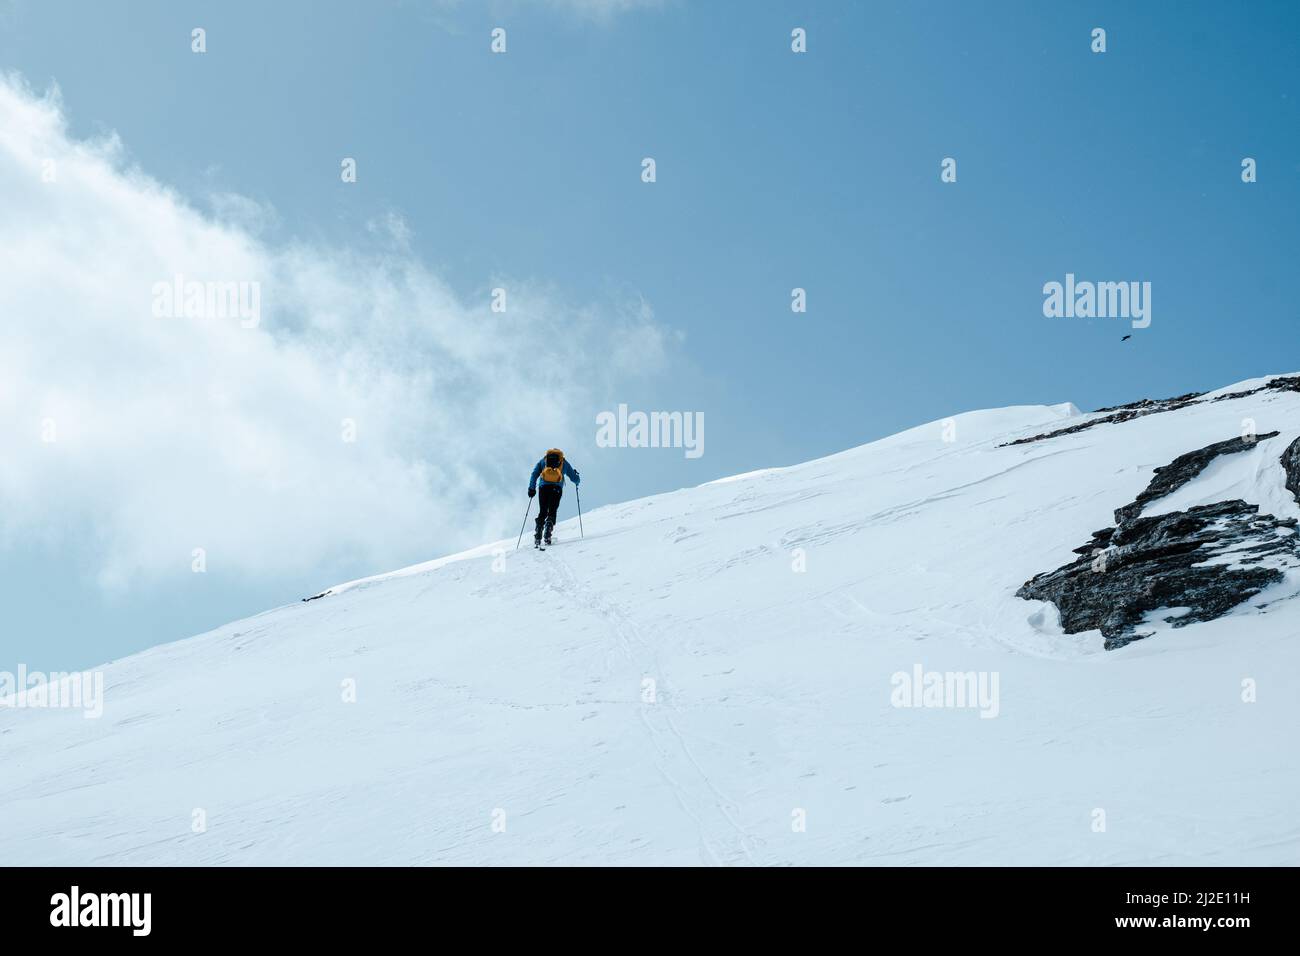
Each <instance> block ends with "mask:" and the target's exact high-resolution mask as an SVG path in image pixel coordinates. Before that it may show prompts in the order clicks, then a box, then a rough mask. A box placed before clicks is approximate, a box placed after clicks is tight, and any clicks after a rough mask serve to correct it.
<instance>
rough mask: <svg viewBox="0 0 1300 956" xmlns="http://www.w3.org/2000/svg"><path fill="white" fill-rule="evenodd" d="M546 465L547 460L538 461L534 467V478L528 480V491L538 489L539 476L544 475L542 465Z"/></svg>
mask: <svg viewBox="0 0 1300 956" xmlns="http://www.w3.org/2000/svg"><path fill="white" fill-rule="evenodd" d="M545 463H546V459H545V458H539V459H537V464H536V465H534V466H533V477H531V478H529V479H528V490H529V491H532V490H534V489H535V488H536V487H537V476H538V475H540V474H541V473H542V465H544V464H545Z"/></svg>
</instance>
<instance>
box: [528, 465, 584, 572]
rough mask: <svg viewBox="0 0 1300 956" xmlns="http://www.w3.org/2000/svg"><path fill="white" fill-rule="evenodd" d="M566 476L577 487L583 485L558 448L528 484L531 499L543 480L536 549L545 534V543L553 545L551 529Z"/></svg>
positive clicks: (536, 470)
mask: <svg viewBox="0 0 1300 956" xmlns="http://www.w3.org/2000/svg"><path fill="white" fill-rule="evenodd" d="M565 475H568V476H569V477H570V478H572V479H573V484H574V485H575V486H577V485H580V484H582V478H580V477H579V476H578V473H577V472H576V471H575V470H574V469H573V466H572V465H570V464H569V463H568V462H567V461H565V460H564V452H562V451H560V449H558V448H552V449H550V450H549V451H547V453H546V454H545V455H543V456H542V458H541V460H540V461H538V462H537V465H536V466H535V467H534V468H533V477H532V478H531V479H530V480H529V482H528V497H529V498H531V497H533V495H536V494H537V491H538V489H537V481H538V479H539V478H540V479H541V495H540V496H539V497H538V499H537V502H538V504H537V533H536V534H534V535H533V547H535V548H540V547H541V546H542V540H543V539H542V535H543V533H545V535H546V538H545V543H546V544H550V543H551V529H552V528H554V527H555V512H556V510H557V509H558V508H559V507H560V497H561V496H562V495H563V494H564V476H565Z"/></svg>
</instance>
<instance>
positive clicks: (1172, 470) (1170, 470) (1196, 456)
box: [1115, 432, 1278, 525]
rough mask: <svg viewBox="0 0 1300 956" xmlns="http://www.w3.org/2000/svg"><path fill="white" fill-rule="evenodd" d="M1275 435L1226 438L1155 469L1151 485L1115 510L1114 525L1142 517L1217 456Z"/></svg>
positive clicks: (1249, 446) (1247, 448)
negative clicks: (1150, 506)
mask: <svg viewBox="0 0 1300 956" xmlns="http://www.w3.org/2000/svg"><path fill="white" fill-rule="evenodd" d="M1277 434H1278V433H1277V432H1268V433H1266V434H1263V435H1257V436H1255V437H1254V438H1229V439H1228V440H1227V441H1219V442H1215V443H1214V444H1213V445H1206V446H1205V447H1204V448H1198V449H1196V451H1189V452H1188V453H1187V454H1185V455H1179V456H1178V457H1177V458H1175V459H1174V460H1173V461H1171V462H1170V463H1169V464H1167V465H1162V466H1161V467H1159V468H1157V469H1156V473H1155V476H1154V477H1153V478H1152V479H1151V483H1150V484H1149V485H1147V486H1146V490H1145V491H1143V492H1142V493H1141V494H1140V495H1138V496H1137V497H1136V498H1134V499H1133V501H1131V502H1130V503H1129V504H1126V505H1125V506H1124V507H1122V508H1118V509H1116V511H1115V524H1117V525H1123V524H1124V523H1125V522H1127V521H1132V520H1133V519H1134V518H1136V517H1137V516H1138V515H1140V514H1141V513H1142V509H1143V508H1145V507H1146V506H1147V504H1148V503H1149V502H1152V501H1155V500H1156V499H1157V498H1163V497H1164V496H1165V495H1167V494H1169V493H1170V492H1171V491H1177V490H1178V489H1179V488H1181V487H1182V486H1183V485H1185V484H1187V483H1188V482H1189V481H1191V480H1192V479H1193V478H1195V477H1196V476H1197V475H1199V474H1200V473H1201V472H1202V471H1204V470H1205V466H1206V465H1208V464H1209V463H1210V462H1212V461H1214V459H1216V458H1218V457H1219V456H1220V455H1231V454H1235V453H1236V452H1239V451H1248V450H1249V449H1251V448H1254V447H1255V442H1257V441H1263V440H1264V439H1265V438H1276V437H1277Z"/></svg>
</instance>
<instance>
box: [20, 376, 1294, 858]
mask: <svg viewBox="0 0 1300 956" xmlns="http://www.w3.org/2000/svg"><path fill="white" fill-rule="evenodd" d="M1235 390H1240V388H1239V387H1234V388H1230V389H1226V390H1223V393H1225V394H1230V393H1231V392H1232V391H1235ZM1094 414H1095V413H1094ZM1089 417H1090V416H1089V415H1087V414H1081V413H1079V412H1078V410H1077V409H1075V408H1074V407H1073V406H1070V405H1068V403H1067V404H1063V405H1057V406H1050V407H1048V406H1024V407H1015V408H1007V409H1001V410H995V411H980V412H971V413H968V414H964V415H958V416H956V417H955V418H954V419H951V420H948V422H947V423H944V422H936V423H933V424H930V425H924V426H921V427H919V428H914V429H911V430H909V431H906V432H903V433H901V434H899V435H895V436H893V437H891V438H886V439H884V440H881V441H877V442H873V443H872V444H869V445H865V446H863V447H860V448H856V449H853V450H851V451H847V452H843V453H841V454H837V455H833V456H831V457H828V458H824V459H821V460H818V461H813V462H808V463H806V464H802V465H797V466H794V467H789V468H773V469H767V470H763V471H757V472H753V473H750V474H747V475H744V476H739V477H736V478H733V479H729V480H722V481H716V482H711V483H709V484H706V485H702V486H700V487H698V488H693V489H687V490H682V491H677V492H673V493H671V494H664V495H659V496H656V497H653V498H647V499H643V500H639V501H633V502H629V503H626V504H622V505H615V506H610V507H605V508H601V509H598V510H596V511H593V512H590V513H587V514H586V515H584V517H585V523H586V539H585V540H578V527H577V522H576V521H575V520H568V521H565V522H562V523H561V524H560V525H559V526H558V528H557V534H556V537H557V541H558V542H559V543H558V544H557V546H556V547H555V548H553V549H551V550H549V551H547V552H546V553H545V554H538V553H536V552H534V551H532V550H531V549H525V550H521V551H519V552H517V553H516V552H514V551H513V550H512V549H513V547H514V539H513V537H512V538H510V539H509V540H507V541H503V542H499V543H497V544H493V545H487V546H484V547H482V548H479V549H476V550H474V551H470V552H466V553H465V554H461V555H455V556H452V557H449V558H443V559H440V560H438V561H433V562H430V563H428V564H424V565H419V566H416V567H414V568H409V569H405V570H403V571H398V572H395V573H392V574H388V575H382V576H379V577H375V578H370V579H366V580H363V581H358V582H352V583H350V584H347V585H343V586H340V587H337V588H333V589H331V590H330V591H329V592H327V593H325V594H324V596H322V597H321V598H320V599H319V600H313V601H310V602H307V603H294V604H293V605H290V606H286V607H282V608H278V609H276V610H273V611H269V612H267V613H265V614H261V615H259V616H257V617H254V618H250V619H248V620H245V621H240V622H237V623H234V624H231V625H228V626H226V627H223V628H219V629H218V630H215V631H213V632H211V633H208V634H204V635H202V636H199V637H196V638H193V639H190V640H187V641H182V642H179V643H175V644H170V645H166V646H162V647H158V648H154V649H153V650H150V651H148V652H145V653H143V654H139V655H136V656H134V657H131V658H128V659H126V660H122V661H118V662H116V663H113V664H110V665H108V666H107V667H106V668H105V669H104V675H105V691H104V694H105V702H104V715H103V717H102V718H101V719H98V720H87V719H84V718H83V716H82V714H81V713H80V712H79V711H75V710H40V709H8V708H3V707H0V759H3V767H4V774H3V776H0V821H3V823H2V825H0V860H4V861H5V862H6V863H11V864H273V863H293V864H432V863H455V864H469V863H486V864H556V863H563V864H892V865H897V864H980V863H995V864H1003V863H1005V864H1191V863H1206V864H1225V865H1226V864H1294V863H1296V862H1298V861H1300V819H1298V814H1297V810H1296V807H1297V806H1300V752H1298V751H1297V748H1296V747H1295V746H1294V740H1293V737H1294V734H1295V730H1296V728H1297V726H1300V600H1296V599H1289V596H1290V595H1291V594H1293V593H1295V592H1296V591H1297V588H1298V587H1300V582H1298V581H1296V580H1295V579H1293V578H1292V577H1290V576H1288V578H1287V580H1286V581H1285V582H1283V584H1281V585H1279V586H1277V587H1276V588H1274V589H1273V593H1265V594H1263V595H1261V596H1260V598H1259V599H1254V600H1252V601H1250V602H1247V603H1245V604H1243V605H1241V606H1240V607H1238V608H1235V609H1234V610H1233V611H1232V612H1230V613H1229V614H1227V615H1226V616H1224V617H1222V618H1219V619H1218V620H1214V621H1210V622H1206V623H1198V624H1193V625H1190V626H1188V627H1185V628H1181V629H1174V628H1172V627H1171V626H1170V625H1169V624H1167V623H1164V622H1162V621H1159V620H1157V621H1155V622H1154V623H1151V624H1150V627H1149V629H1150V630H1154V631H1155V632H1156V633H1155V634H1154V636H1152V637H1150V638H1148V639H1146V640H1143V641H1140V642H1137V643H1135V644H1131V645H1129V646H1127V647H1124V648H1122V649H1120V650H1116V651H1111V652H1105V651H1103V650H1102V639H1101V636H1100V634H1099V633H1097V632H1096V631H1092V632H1086V633H1083V634H1078V635H1071V636H1067V635H1064V634H1062V633H1061V631H1060V628H1059V627H1058V626H1057V624H1056V614H1055V609H1054V607H1053V606H1052V605H1050V604H1046V603H1042V602H1037V601H1024V600H1021V599H1018V598H1016V597H1015V596H1014V595H1015V591H1016V589H1017V588H1018V587H1019V586H1020V585H1021V583H1022V582H1024V581H1026V580H1027V579H1029V578H1030V577H1031V576H1032V575H1034V574H1036V573H1038V572H1040V571H1043V570H1045V569H1049V568H1055V567H1058V566H1060V565H1062V564H1064V563H1067V562H1069V561H1070V560H1072V559H1073V557H1074V555H1073V554H1072V549H1073V548H1075V547H1077V546H1078V545H1079V543H1080V542H1082V541H1087V540H1088V538H1089V535H1090V534H1091V533H1092V532H1093V531H1094V530H1095V529H1098V528H1102V527H1105V526H1106V525H1108V524H1110V523H1111V521H1112V512H1113V510H1114V509H1115V508H1117V507H1119V506H1121V505H1123V504H1125V503H1127V502H1129V501H1132V500H1133V499H1134V498H1135V497H1136V495H1137V494H1138V493H1139V492H1140V491H1142V490H1143V489H1144V488H1145V487H1146V486H1147V483H1148V481H1149V480H1150V479H1151V476H1152V472H1153V469H1154V468H1155V467H1156V466H1159V465H1165V464H1167V463H1168V462H1170V461H1171V460H1173V459H1174V458H1176V457H1177V456H1178V455H1180V454H1182V453H1184V452H1186V451H1189V450H1191V449H1195V448H1200V447H1203V446H1205V445H1207V444H1208V443H1210V442H1213V441H1219V440H1223V439H1227V438H1231V437H1233V436H1234V435H1238V434H1240V433H1241V430H1242V422H1243V419H1253V420H1254V422H1255V423H1256V426H1257V428H1258V430H1259V432H1260V433H1264V432H1267V431H1273V430H1276V431H1279V432H1280V435H1279V436H1278V437H1277V438H1276V439H1270V440H1269V441H1268V442H1267V443H1264V442H1261V443H1260V446H1259V447H1258V448H1257V449H1255V450H1254V451H1251V452H1249V453H1243V454H1236V455H1228V456H1224V457H1223V458H1222V459H1220V460H1217V461H1215V462H1214V464H1213V466H1212V467H1210V468H1208V469H1206V471H1205V472H1204V474H1202V475H1201V476H1200V477H1199V478H1198V479H1197V480H1196V481H1195V482H1193V483H1191V484H1189V485H1187V486H1186V487H1184V488H1183V489H1181V490H1180V491H1179V492H1178V493H1177V498H1176V500H1171V501H1168V502H1161V501H1155V502H1151V503H1150V504H1149V505H1148V506H1147V511H1148V513H1153V514H1154V513H1159V512H1160V511H1162V510H1165V509H1176V508H1181V507H1186V506H1188V505H1192V504H1196V503H1202V502H1206V501H1212V500H1217V499H1218V498H1219V497H1220V496H1222V495H1229V496H1231V497H1240V498H1244V499H1245V500H1247V501H1248V502H1251V503H1255V504H1259V505H1260V507H1261V512H1266V511H1270V510H1273V511H1277V512H1283V514H1279V517H1283V516H1287V515H1295V514H1297V513H1300V512H1297V510H1296V506H1295V504H1294V501H1293V500H1291V499H1288V498H1287V497H1286V495H1285V493H1284V489H1282V490H1280V489H1281V485H1280V482H1281V478H1280V476H1279V475H1278V474H1277V473H1276V472H1275V469H1274V467H1273V465H1275V464H1276V460H1277V455H1278V454H1280V453H1281V449H1283V448H1285V447H1286V446H1287V444H1288V443H1289V442H1291V441H1292V440H1294V439H1295V437H1296V435H1297V434H1300V393H1296V392H1269V391H1264V392H1259V393H1256V394H1253V395H1250V396H1247V397H1244V398H1240V399H1231V400H1225V401H1218V402H1211V401H1193V402H1191V403H1190V404H1187V405H1185V406H1180V407H1178V408H1176V409H1175V410H1172V411H1168V412H1163V413H1160V414H1153V415H1147V416H1144V417H1139V418H1134V419H1132V420H1129V421H1123V422H1118V423H1113V424H1112V423H1107V424H1103V425H1099V426H1097V427H1095V428H1091V429H1088V430H1084V431H1080V432H1076V433H1073V434H1065V435H1061V436H1059V437H1054V438H1048V439H1044V440H1041V441H1037V442H1033V443H1029V444H1022V445H1010V446H1007V445H1005V444H1004V443H1005V442H1007V441H1010V440H1013V439H1015V438H1018V437H1025V436H1029V435H1033V434H1039V433H1042V432H1043V431H1044V430H1050V429H1055V428H1059V427H1062V426H1063V425H1064V424H1068V423H1073V422H1078V421H1081V420H1084V421H1086V420H1087V419H1088V418H1089ZM945 438H951V439H952V440H951V441H946V440H945ZM617 453H619V454H633V453H634V452H626V451H623V452H617ZM646 453H649V452H646ZM1270 462H1272V463H1273V464H1270ZM584 473H585V474H587V475H588V477H589V478H590V479H593V480H598V479H597V476H598V475H599V463H598V462H589V463H587V467H586V468H584ZM1288 509H1289V510H1288ZM563 510H564V511H566V512H568V513H570V514H572V503H571V501H568V500H566V502H565V505H564V506H563ZM502 550H504V552H505V554H504V557H495V558H494V553H496V552H500V551H502ZM801 566H804V567H806V570H802V571H801V570H797V569H798V568H799V567H801ZM1265 598H1268V599H1269V602H1271V603H1268V602H1266V601H1265V600H1264V599H1265ZM1264 603H1267V606H1266V608H1265V609H1264V610H1260V609H1259V608H1258V607H1257V604H1264ZM1163 616H1168V615H1163ZM1153 617H1155V616H1154V615H1153ZM916 668H920V669H921V670H922V671H923V672H925V673H929V672H975V673H976V675H978V676H980V677H982V678H983V679H984V681H985V686H986V688H989V689H996V695H995V697H993V698H990V699H986V701H985V704H986V706H983V707H978V706H965V707H960V706H945V707H902V706H895V705H896V704H897V703H899V702H900V698H899V693H900V692H899V681H898V680H897V679H896V677H895V675H897V674H899V673H900V672H901V673H904V674H908V675H911V674H912V673H913V672H914V670H915V669H916ZM994 678H996V684H993V683H992V679H994ZM348 681H354V682H355V688H356V701H355V703H348V702H345V701H344V696H345V694H344V684H345V682H348ZM1243 681H1255V682H1256V683H1257V695H1258V696H1257V700H1256V701H1255V702H1253V703H1247V702H1244V701H1243ZM918 697H919V693H918ZM954 702H955V701H954ZM10 703H11V704H12V701H10ZM196 811H201V812H202V815H203V816H202V819H204V820H205V822H206V828H205V829H204V830H203V832H195V827H194V825H193V824H194V821H195V820H196V819H198V817H197V816H196ZM1103 823H1104V829H1101V825H1102V824H1103Z"/></svg>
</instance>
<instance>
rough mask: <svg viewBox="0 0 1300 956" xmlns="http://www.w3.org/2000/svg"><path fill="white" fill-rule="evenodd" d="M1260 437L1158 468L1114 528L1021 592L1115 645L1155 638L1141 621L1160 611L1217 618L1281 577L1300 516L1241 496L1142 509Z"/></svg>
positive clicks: (1292, 451)
mask: <svg viewBox="0 0 1300 956" xmlns="http://www.w3.org/2000/svg"><path fill="white" fill-rule="evenodd" d="M1276 434H1277V433H1276V432H1273V433H1270V434H1268V435H1261V436H1259V439H1263V438H1271V437H1273V436H1274V435H1276ZM1259 439H1256V440H1259ZM1253 444H1254V442H1252V441H1249V440H1247V439H1242V438H1234V439H1230V440H1228V441H1223V442H1216V443H1214V444H1212V445H1207V446H1205V447H1204V448H1200V449H1197V450H1196V451H1193V452H1188V453H1187V454H1185V455H1180V456H1179V457H1178V458H1176V459H1174V460H1173V461H1172V462H1170V463H1169V464H1168V465H1165V466H1163V467H1162V468H1157V469H1156V474H1155V476H1154V477H1153V478H1152V479H1151V483H1150V484H1149V485H1148V486H1147V488H1146V489H1145V490H1144V491H1143V492H1142V493H1141V494H1140V495H1138V497H1137V498H1136V499H1135V500H1134V501H1133V502H1131V503H1130V504H1127V505H1124V506H1123V507H1121V508H1118V509H1116V511H1115V527H1113V528H1104V529H1102V530H1101V531H1096V532H1093V535H1092V540H1091V541H1089V542H1088V543H1087V544H1085V545H1083V546H1082V547H1079V548H1075V549H1074V552H1075V553H1076V554H1078V555H1081V557H1079V558H1078V559H1077V560H1075V561H1073V562H1071V563H1070V564H1067V565H1065V566H1064V567H1060V568H1057V569H1056V570H1055V571H1048V572H1045V573H1043V574H1038V575H1035V576H1034V577H1033V578H1032V579H1031V580H1029V581H1027V582H1025V583H1024V584H1023V585H1022V586H1021V587H1020V589H1019V590H1018V591H1017V592H1016V595H1017V596H1018V597H1022V598H1025V599H1026V600H1038V601H1051V602H1052V603H1053V604H1055V605H1056V607H1057V610H1058V611H1059V612H1060V619H1061V626H1062V628H1063V629H1064V631H1065V633H1067V634H1077V633H1079V632H1081V631H1089V630H1094V629H1096V630H1100V631H1101V633H1102V635H1103V637H1105V647H1106V649H1107V650H1113V649H1114V648H1117V647H1123V646H1124V645H1125V644H1128V643H1130V642H1132V641H1136V640H1140V639H1141V638H1143V637H1148V636H1150V632H1147V633H1141V632H1140V631H1139V630H1138V629H1139V626H1140V625H1141V624H1142V622H1143V620H1145V618H1146V616H1147V615H1148V614H1149V613H1151V612H1152V611H1159V610H1161V609H1162V608H1163V609H1169V610H1170V612H1171V613H1170V614H1169V615H1168V616H1166V617H1165V618H1164V620H1165V622H1167V623H1169V624H1172V625H1173V626H1174V627H1183V626H1185V625H1187V624H1192V623H1195V622H1198V621H1210V620H1214V619H1215V618H1217V617H1221V616H1222V615H1223V614H1226V613H1227V612H1228V611H1229V610H1231V609H1232V608H1234V607H1236V606H1237V605H1239V604H1241V603H1242V602H1243V601H1247V600H1249V599H1250V598H1251V597H1253V596H1255V595H1256V594H1258V593H1259V592H1260V591H1262V590H1263V589H1264V588H1266V587H1268V586H1269V585H1271V584H1274V583H1275V582H1278V581H1280V580H1282V578H1283V576H1284V569H1286V568H1291V567H1300V534H1297V531H1296V519H1294V518H1284V519H1279V518H1275V517H1274V516H1272V515H1267V514H1265V515H1261V514H1259V507H1258V506H1257V505H1252V504H1247V503H1246V502H1245V501H1242V500H1240V499H1234V500H1232V501H1220V502H1216V503H1214V504H1209V505H1199V506H1197V507H1194V508H1189V509H1187V510H1186V511H1174V512H1170V513H1168V514H1162V515H1150V516H1147V517H1142V511H1143V509H1144V508H1145V506H1146V505H1147V503H1149V502H1151V501H1154V500H1156V499H1158V498H1162V497H1164V496H1165V495H1167V494H1169V493H1170V492H1171V491H1174V490H1176V489H1177V488H1180V487H1182V486H1183V485H1184V484H1186V483H1187V482H1189V481H1191V480H1192V479H1193V478H1195V477H1196V476H1197V475H1198V474H1200V472H1201V471H1202V470H1203V469H1204V468H1205V466H1206V465H1207V464H1209V463H1210V462H1211V461H1213V460H1214V459H1215V458H1217V457H1218V456H1219V455H1223V454H1231V453H1234V452H1238V451H1243V450H1246V449H1248V448H1250V447H1252V445H1253ZM1298 446H1300V439H1297V441H1296V442H1293V443H1292V445H1291V447H1290V448H1288V449H1287V452H1286V453H1285V454H1284V455H1283V467H1287V460H1288V455H1290V456H1291V461H1292V463H1293V464H1295V465H1296V467H1297V471H1300V461H1297V459H1300V447H1298ZM1287 474H1288V478H1289V477H1290V476H1291V475H1292V472H1291V471H1290V470H1288V472H1287Z"/></svg>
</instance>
